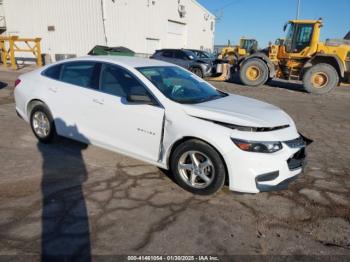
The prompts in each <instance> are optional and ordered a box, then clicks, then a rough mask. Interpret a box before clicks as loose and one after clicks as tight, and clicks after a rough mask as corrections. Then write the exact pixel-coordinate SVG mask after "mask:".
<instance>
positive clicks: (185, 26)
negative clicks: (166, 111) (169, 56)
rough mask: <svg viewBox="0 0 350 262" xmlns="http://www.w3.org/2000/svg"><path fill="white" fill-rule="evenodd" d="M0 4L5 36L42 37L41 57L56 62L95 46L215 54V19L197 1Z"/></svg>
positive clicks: (6, 0)
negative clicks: (187, 50)
mask: <svg viewBox="0 0 350 262" xmlns="http://www.w3.org/2000/svg"><path fill="white" fill-rule="evenodd" d="M1 3H2V5H3V6H2V8H1V6H0V17H1V16H3V17H4V20H5V22H6V31H4V32H3V35H18V36H20V37H41V38H42V52H43V53H46V54H50V56H51V58H52V59H54V57H55V55H56V54H74V55H77V56H81V55H86V54H87V52H88V51H89V50H91V49H92V47H94V46H95V45H106V46H111V47H114V46H125V47H127V48H129V49H131V50H133V51H135V52H136V53H140V54H145V55H147V54H152V53H153V52H154V51H155V50H156V49H160V48H195V49H203V50H208V51H212V50H213V45H214V32H215V17H214V15H212V14H211V13H210V12H209V11H208V10H206V9H205V8H204V7H203V6H201V5H200V4H199V3H198V2H197V1H195V0H0V5H1ZM1 9H2V10H1ZM0 19H1V18H0ZM0 21H1V20H0ZM0 25H1V22H0ZM0 32H1V31H0Z"/></svg>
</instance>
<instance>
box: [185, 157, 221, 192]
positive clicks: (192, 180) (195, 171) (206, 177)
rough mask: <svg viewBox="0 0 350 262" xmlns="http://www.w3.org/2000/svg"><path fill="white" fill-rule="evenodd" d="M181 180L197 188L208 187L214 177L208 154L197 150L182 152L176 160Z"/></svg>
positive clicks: (213, 169)
mask: <svg viewBox="0 0 350 262" xmlns="http://www.w3.org/2000/svg"><path fill="white" fill-rule="evenodd" d="M178 172H179V174H180V176H181V178H182V179H183V181H184V182H185V183H186V184H188V185H189V186H191V187H193V188H197V189H202V188H206V187H208V186H209V185H210V184H211V182H212V181H213V180H214V177H215V168H214V165H213V163H212V161H211V160H210V158H209V157H208V156H206V155H205V154H204V153H202V152H199V151H187V152H185V153H183V154H182V155H181V157H180V159H179V162H178Z"/></svg>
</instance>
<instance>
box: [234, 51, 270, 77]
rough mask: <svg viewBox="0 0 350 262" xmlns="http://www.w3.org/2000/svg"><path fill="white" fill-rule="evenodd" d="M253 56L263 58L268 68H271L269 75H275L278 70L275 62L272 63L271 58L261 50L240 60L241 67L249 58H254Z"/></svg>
mask: <svg viewBox="0 0 350 262" xmlns="http://www.w3.org/2000/svg"><path fill="white" fill-rule="evenodd" d="M253 58H257V59H260V60H262V61H263V62H264V63H265V64H266V65H267V68H268V69H269V77H271V78H272V77H275V75H276V70H275V66H274V64H273V63H272V61H271V59H270V58H269V57H268V56H267V55H266V54H264V53H261V52H257V53H254V54H252V55H249V56H247V57H245V58H244V59H243V60H241V61H240V64H239V67H241V66H242V65H243V64H244V63H245V62H247V61H248V60H249V59H253Z"/></svg>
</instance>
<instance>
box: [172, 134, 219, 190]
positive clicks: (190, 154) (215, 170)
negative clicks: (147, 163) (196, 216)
mask: <svg viewBox="0 0 350 262" xmlns="http://www.w3.org/2000/svg"><path fill="white" fill-rule="evenodd" d="M170 168H171V171H172V173H173V175H174V179H175V181H176V182H177V183H178V184H179V185H180V186H181V187H182V188H184V189H185V190H187V191H189V192H191V193H193V194H198V195H211V194H214V193H216V192H218V191H219V190H220V189H221V188H222V187H223V185H224V183H225V177H226V168H225V165H224V162H223V160H222V158H221V156H220V155H219V153H218V152H217V151H216V150H215V149H214V148H213V147H211V146H210V145H208V144H206V143H204V142H203V141H200V140H196V139H191V140H188V141H186V142H184V143H182V144H180V145H179V146H177V147H176V149H175V150H174V152H173V154H172V156H171V159H170Z"/></svg>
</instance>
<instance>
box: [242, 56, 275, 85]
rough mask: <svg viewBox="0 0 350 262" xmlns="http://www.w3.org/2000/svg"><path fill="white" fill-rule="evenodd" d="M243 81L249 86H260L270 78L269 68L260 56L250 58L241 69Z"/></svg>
mask: <svg viewBox="0 0 350 262" xmlns="http://www.w3.org/2000/svg"><path fill="white" fill-rule="evenodd" d="M239 77H240V79H241V82H242V83H243V84H244V85H247V86H260V85H263V84H265V83H266V82H267V80H268V78H269V68H268V67H267V65H266V63H265V62H264V61H262V60H261V59H258V58H251V59H248V60H247V61H245V62H244V63H243V65H242V66H241V68H240V70H239Z"/></svg>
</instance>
